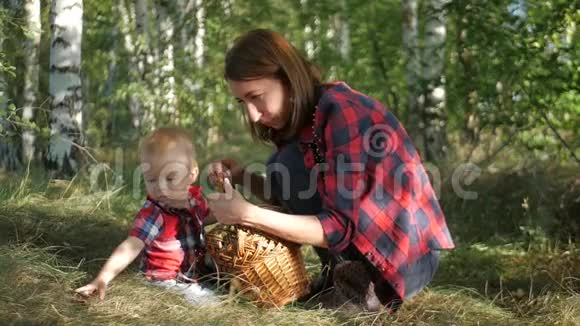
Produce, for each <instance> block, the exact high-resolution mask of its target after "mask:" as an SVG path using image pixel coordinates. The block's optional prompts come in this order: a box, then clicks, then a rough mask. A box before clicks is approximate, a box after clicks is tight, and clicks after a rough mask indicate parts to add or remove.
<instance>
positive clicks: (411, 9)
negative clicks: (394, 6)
mask: <svg viewBox="0 0 580 326" xmlns="http://www.w3.org/2000/svg"><path fill="white" fill-rule="evenodd" d="M402 5H403V48H404V51H405V60H406V63H405V82H406V84H407V119H406V121H405V122H406V124H407V130H408V132H409V135H410V136H411V138H412V139H413V142H414V144H415V146H416V147H417V150H418V151H419V152H420V153H421V154H423V153H424V146H425V142H424V139H423V128H424V125H423V124H422V115H423V112H422V102H423V98H422V96H421V94H422V91H421V89H422V87H421V80H420V74H421V52H420V49H419V32H418V29H417V0H403V2H402Z"/></svg>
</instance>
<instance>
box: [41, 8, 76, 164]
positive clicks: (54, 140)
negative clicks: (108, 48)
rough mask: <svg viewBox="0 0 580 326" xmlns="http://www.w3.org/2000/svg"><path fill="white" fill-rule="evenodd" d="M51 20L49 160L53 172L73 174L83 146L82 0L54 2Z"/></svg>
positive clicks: (47, 158)
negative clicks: (80, 147)
mask: <svg viewBox="0 0 580 326" xmlns="http://www.w3.org/2000/svg"><path fill="white" fill-rule="evenodd" d="M50 18H51V19H50V22H51V23H50V24H51V26H50V29H51V43H50V77H49V94H50V107H51V117H50V129H51V137H50V142H49V146H48V153H47V155H46V161H47V166H48V168H49V169H54V170H57V171H58V172H59V173H60V174H65V175H70V174H72V173H75V172H77V171H78V169H79V165H80V160H79V159H80V156H79V155H78V154H79V146H82V145H83V134H82V129H81V128H82V125H83V116H82V105H83V99H82V85H81V84H82V83H81V76H80V69H81V41H82V32H83V3H82V0H53V1H52V3H51V12H50Z"/></svg>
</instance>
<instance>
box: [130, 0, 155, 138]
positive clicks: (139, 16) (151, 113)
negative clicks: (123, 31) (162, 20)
mask: <svg viewBox="0 0 580 326" xmlns="http://www.w3.org/2000/svg"><path fill="white" fill-rule="evenodd" d="M149 11H150V8H149V3H148V2H147V0H135V34H136V38H135V39H136V41H135V46H136V53H137V55H136V57H137V60H138V62H137V69H138V71H139V78H138V80H137V81H136V82H139V84H140V90H141V91H142V92H141V94H137V95H136V96H135V97H132V99H131V101H132V102H133V104H132V105H133V106H134V107H135V108H136V109H135V114H134V115H133V116H137V117H139V116H140V117H141V123H140V126H141V129H142V130H152V129H153V128H154V127H155V125H156V124H157V120H156V117H155V104H154V102H155V101H154V98H152V95H153V94H154V92H151V91H150V90H151V88H152V87H155V86H156V85H157V84H156V83H155V81H154V80H153V78H154V77H153V75H152V71H151V67H152V66H153V64H154V62H157V60H156V58H155V57H154V54H153V50H152V43H153V42H152V35H151V20H150V12H149ZM140 98H145V99H146V101H143V100H142V99H140Z"/></svg>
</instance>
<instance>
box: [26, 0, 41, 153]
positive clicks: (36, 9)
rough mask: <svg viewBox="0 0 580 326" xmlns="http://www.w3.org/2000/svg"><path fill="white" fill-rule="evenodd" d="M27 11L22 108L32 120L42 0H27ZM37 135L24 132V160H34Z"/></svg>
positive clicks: (36, 88) (35, 93) (31, 132)
mask: <svg viewBox="0 0 580 326" xmlns="http://www.w3.org/2000/svg"><path fill="white" fill-rule="evenodd" d="M24 9H25V13H26V27H27V29H28V33H29V35H30V39H28V40H26V42H25V45H24V47H25V53H26V54H27V55H26V57H25V59H24V60H25V62H24V70H25V72H24V105H23V108H22V119H23V120H24V121H32V119H33V118H34V107H35V106H36V100H37V94H38V72H39V62H38V49H39V46H40V33H41V28H40V27H41V25H40V24H41V22H40V0H26V3H25V5H24ZM34 140H35V135H34V132H33V131H31V130H24V132H22V156H23V159H24V161H25V162H26V161H30V160H32V158H33V156H34Z"/></svg>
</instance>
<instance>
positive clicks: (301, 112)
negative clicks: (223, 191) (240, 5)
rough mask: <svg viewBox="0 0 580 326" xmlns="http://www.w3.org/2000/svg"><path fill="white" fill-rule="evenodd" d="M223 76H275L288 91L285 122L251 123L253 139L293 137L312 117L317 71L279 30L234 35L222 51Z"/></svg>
mask: <svg viewBox="0 0 580 326" xmlns="http://www.w3.org/2000/svg"><path fill="white" fill-rule="evenodd" d="M224 77H225V78H226V79H228V80H235V81H243V80H252V79H258V78H264V77H269V78H276V79H279V80H281V81H282V83H284V85H285V86H287V87H288V89H289V91H290V98H291V99H293V100H292V101H290V108H289V110H290V112H288V122H287V123H286V125H285V126H284V127H283V129H282V130H273V129H272V128H268V127H266V126H264V125H262V124H260V123H252V122H251V121H250V120H249V119H248V117H247V116H246V121H247V122H248V124H249V126H250V131H251V133H252V137H254V139H259V140H262V141H265V142H274V143H277V142H279V141H282V140H287V139H290V138H292V137H294V136H295V135H296V134H297V133H298V131H299V130H300V129H301V128H302V127H303V126H304V125H305V124H306V123H308V122H309V121H311V119H312V115H313V113H314V108H315V106H316V103H317V102H318V99H319V97H320V94H319V86H320V83H321V80H320V73H319V71H318V69H317V68H316V67H314V66H313V65H312V64H311V63H310V62H308V60H306V59H305V58H304V56H302V55H301V54H300V53H299V52H298V50H296V48H295V47H294V46H293V45H292V44H291V43H290V42H288V40H286V39H285V38H284V37H283V36H282V35H281V34H279V33H276V32H274V31H270V30H266V29H256V30H252V31H250V32H248V33H246V34H244V35H242V36H241V37H239V38H238V39H236V41H235V43H234V45H233V46H232V47H231V48H230V49H229V50H228V52H227V53H226V60H225V73H224Z"/></svg>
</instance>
